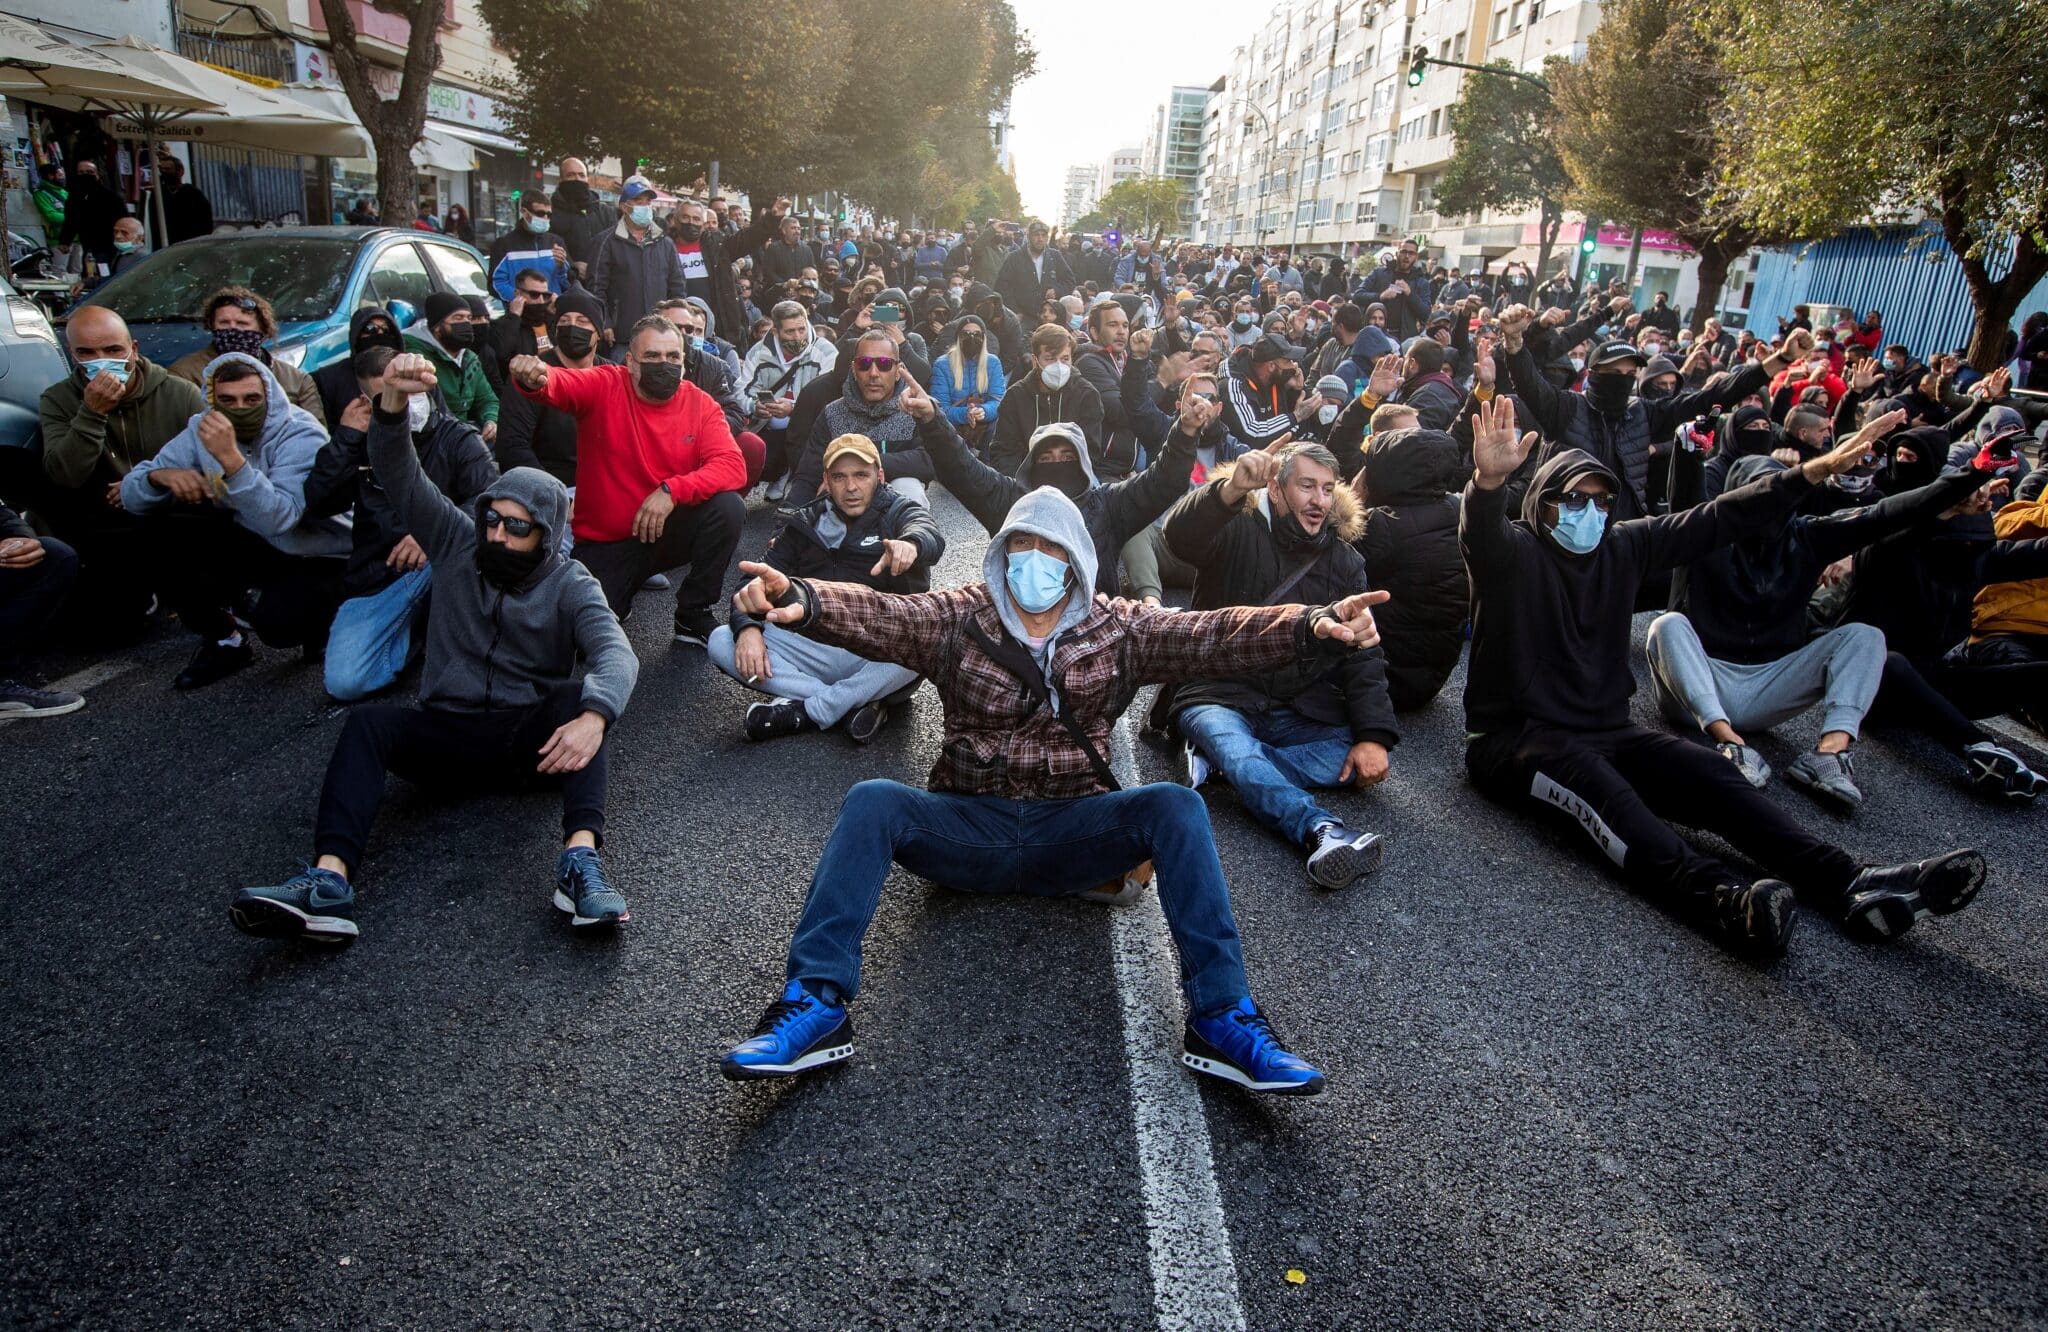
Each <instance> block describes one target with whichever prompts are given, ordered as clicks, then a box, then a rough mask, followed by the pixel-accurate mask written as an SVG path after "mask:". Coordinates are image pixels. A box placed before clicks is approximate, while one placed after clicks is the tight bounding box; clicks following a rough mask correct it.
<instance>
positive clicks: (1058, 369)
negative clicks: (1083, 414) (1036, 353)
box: [1038, 361, 1074, 389]
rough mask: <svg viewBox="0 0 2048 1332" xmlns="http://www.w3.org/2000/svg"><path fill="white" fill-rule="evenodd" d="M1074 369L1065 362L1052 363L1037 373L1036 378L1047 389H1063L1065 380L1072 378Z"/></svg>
mask: <svg viewBox="0 0 2048 1332" xmlns="http://www.w3.org/2000/svg"><path fill="white" fill-rule="evenodd" d="M1073 374H1074V367H1073V366H1071V365H1068V364H1067V363H1066V362H1065V361H1054V362H1053V363H1052V364H1051V365H1048V366H1046V367H1045V368H1043V369H1042V370H1040V371H1039V372H1038V378H1039V381H1040V382H1041V383H1043V384H1044V385H1045V386H1046V387H1047V388H1049V389H1063V388H1065V387H1066V386H1067V380H1069V379H1070V378H1072V377H1073Z"/></svg>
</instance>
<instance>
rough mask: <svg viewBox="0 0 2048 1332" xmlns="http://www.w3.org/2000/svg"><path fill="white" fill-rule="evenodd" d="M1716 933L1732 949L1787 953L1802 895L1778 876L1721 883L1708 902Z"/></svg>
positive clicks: (1750, 954) (1745, 952) (1761, 954)
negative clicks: (1775, 877) (1786, 947)
mask: <svg viewBox="0 0 2048 1332" xmlns="http://www.w3.org/2000/svg"><path fill="white" fill-rule="evenodd" d="M1708 910H1709V914H1710V918H1711V919H1712V921H1713V926H1714V931H1715V933H1717V934H1719V935H1720V936H1721V939H1722V940H1723V942H1725V943H1726V944H1727V945H1728V948H1729V951H1730V952H1733V953H1737V954H1739V955H1741V956H1743V957H1753V958H1758V959H1768V958H1778V957H1783V956H1784V955H1785V944H1786V942H1787V941H1788V940H1790V939H1791V937H1792V926H1793V923H1794V922H1795V921H1797V920H1798V919H1799V914H1798V911H1799V899H1798V897H1797V896H1796V895H1795V894H1794V893H1793V891H1792V885H1791V884H1789V883H1784V882H1782V881H1780V880H1778V879H1759V880H1757V882H1755V883H1750V884H1736V883H1724V884H1717V885H1715V887H1714V890H1713V892H1712V894H1711V896H1710V900H1709V903H1708Z"/></svg>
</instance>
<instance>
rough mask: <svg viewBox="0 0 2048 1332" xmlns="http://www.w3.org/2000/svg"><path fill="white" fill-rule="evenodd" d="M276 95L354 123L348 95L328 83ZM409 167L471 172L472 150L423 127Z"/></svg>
mask: <svg viewBox="0 0 2048 1332" xmlns="http://www.w3.org/2000/svg"><path fill="white" fill-rule="evenodd" d="M277 95H278V96H280V97H289V98H290V99H291V100H292V101H294V102H297V103H299V104H300V105H301V106H304V107H306V108H308V109H309V110H314V111H319V112H321V113H323V114H325V115H329V116H335V117H338V118H340V119H343V120H346V121H348V122H349V123H351V124H354V123H355V120H356V111H355V107H354V105H353V104H351V103H350V101H349V100H348V94H347V93H345V92H343V91H342V90H341V89H339V88H337V87H335V86H334V85H333V84H331V83H287V84H285V85H284V86H283V87H281V88H279V89H277ZM368 155H369V154H367V153H362V152H351V153H328V154H326V156H329V157H367V156H368ZM412 163H413V165H414V166H416V167H419V168H421V169H422V170H426V169H439V170H442V171H473V170H475V169H476V150H475V149H474V148H471V147H470V146H469V145H468V144H466V143H464V142H463V141H462V140H460V139H458V138H456V137H455V136H454V135H452V134H444V133H442V132H441V131H439V130H436V129H435V128H434V127H433V126H432V125H423V126H421V127H420V139H419V142H418V143H416V144H414V145H413V146H412Z"/></svg>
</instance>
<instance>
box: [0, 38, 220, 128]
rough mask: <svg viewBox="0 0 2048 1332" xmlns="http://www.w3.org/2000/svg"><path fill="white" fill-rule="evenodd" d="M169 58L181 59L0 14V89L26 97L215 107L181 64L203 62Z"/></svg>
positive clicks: (126, 106) (122, 107)
mask: <svg viewBox="0 0 2048 1332" xmlns="http://www.w3.org/2000/svg"><path fill="white" fill-rule="evenodd" d="M148 50H149V51H152V52H157V53H158V54H162V55H169V54H170V53H169V52H168V51H161V52H158V51H157V48H154V47H151V48H148ZM172 58H173V59H174V60H179V61H180V63H179V64H175V65H173V64H168V63H159V62H157V61H155V60H153V59H151V58H150V57H149V56H148V55H147V54H145V53H142V52H135V53H131V52H130V51H128V50H126V49H125V48H122V47H120V46H118V45H108V44H100V43H96V44H94V45H92V46H80V45H77V44H76V43H73V42H68V41H66V40H64V39H63V38H62V37H59V36H57V35H56V34H55V33H52V32H49V31H48V30H46V29H44V28H42V27H39V26H38V25H36V24H34V23H30V22H28V21H27V20H25V19H18V18H15V17H14V16H13V15H11V14H0V93H7V94H10V95H12V96H16V97H25V98H28V99H29V100H30V101H36V102H45V103H48V104H50V105H52V106H61V107H63V108H65V109H66V110H72V111H114V112H126V113H129V114H131V115H142V114H148V113H151V112H160V113H170V112H180V111H199V110H206V111H218V110H220V109H221V103H220V101H219V99H218V97H216V96H215V95H214V94H213V93H212V91H211V90H210V89H209V88H208V87H207V86H206V85H204V84H202V83H200V82H199V81H198V80H196V79H195V78H194V77H193V76H192V74H191V73H190V71H189V70H187V69H186V68H185V66H190V67H191V69H192V70H200V71H205V68H206V67H205V66H203V65H200V64H197V63H196V62H194V61H190V60H182V58H180V57H172Z"/></svg>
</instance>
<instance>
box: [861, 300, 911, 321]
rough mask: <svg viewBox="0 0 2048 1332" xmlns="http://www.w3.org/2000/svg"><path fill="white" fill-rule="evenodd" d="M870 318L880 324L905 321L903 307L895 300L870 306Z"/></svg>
mask: <svg viewBox="0 0 2048 1332" xmlns="http://www.w3.org/2000/svg"><path fill="white" fill-rule="evenodd" d="M868 318H870V319H872V320H874V321H875V322H876V323H878V324H900V323H902V322H903V307H902V306H900V305H897V304H895V303H894V302H885V303H883V304H881V305H875V306H870V307H869V308H868Z"/></svg>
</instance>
